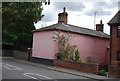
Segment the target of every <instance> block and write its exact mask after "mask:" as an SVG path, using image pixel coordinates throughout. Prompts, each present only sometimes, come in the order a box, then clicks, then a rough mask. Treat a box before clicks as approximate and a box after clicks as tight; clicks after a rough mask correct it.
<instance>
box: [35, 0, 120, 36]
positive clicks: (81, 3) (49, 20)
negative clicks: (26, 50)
mask: <svg viewBox="0 0 120 81" xmlns="http://www.w3.org/2000/svg"><path fill="white" fill-rule="evenodd" d="M118 2H119V0H114V1H113V0H100V1H99V0H98V1H96V0H76V1H75V0H51V3H50V5H44V4H43V12H42V13H43V14H44V15H45V16H44V17H43V19H42V20H41V21H39V22H38V23H36V24H35V27H36V28H37V29H38V28H41V27H45V26H49V25H52V24H55V23H57V22H58V13H61V12H63V7H66V12H67V13H68V24H72V25H76V26H80V27H85V28H89V29H95V24H99V23H100V20H102V21H103V24H104V32H105V33H107V34H109V31H110V27H109V26H108V25H107V23H108V22H109V21H110V20H111V18H112V17H113V16H114V15H115V14H116V13H117V11H118V9H119V7H118V6H119V5H118Z"/></svg>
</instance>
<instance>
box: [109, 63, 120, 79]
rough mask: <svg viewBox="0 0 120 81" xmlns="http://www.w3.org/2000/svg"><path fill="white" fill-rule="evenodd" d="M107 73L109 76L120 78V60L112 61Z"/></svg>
mask: <svg viewBox="0 0 120 81" xmlns="http://www.w3.org/2000/svg"><path fill="white" fill-rule="evenodd" d="M108 75H109V76H110V77H115V78H120V61H112V65H110V66H109V69H108Z"/></svg>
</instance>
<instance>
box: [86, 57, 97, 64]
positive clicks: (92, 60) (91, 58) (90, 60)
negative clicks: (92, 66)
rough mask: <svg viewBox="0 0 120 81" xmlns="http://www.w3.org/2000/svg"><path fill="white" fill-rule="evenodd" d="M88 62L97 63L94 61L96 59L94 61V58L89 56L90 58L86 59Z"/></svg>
mask: <svg viewBox="0 0 120 81" xmlns="http://www.w3.org/2000/svg"><path fill="white" fill-rule="evenodd" d="M86 62H87V63H95V61H94V59H93V57H92V56H88V57H87V58H86Z"/></svg>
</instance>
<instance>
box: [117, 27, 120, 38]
mask: <svg viewBox="0 0 120 81" xmlns="http://www.w3.org/2000/svg"><path fill="white" fill-rule="evenodd" d="M117 31H118V33H117V34H118V37H120V26H118V28H117Z"/></svg>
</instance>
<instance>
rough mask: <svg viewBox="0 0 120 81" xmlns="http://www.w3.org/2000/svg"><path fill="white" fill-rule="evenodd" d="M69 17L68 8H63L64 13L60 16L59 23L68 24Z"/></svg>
mask: <svg viewBox="0 0 120 81" xmlns="http://www.w3.org/2000/svg"><path fill="white" fill-rule="evenodd" d="M67 16H68V13H67V12H66V8H65V7H64V8H63V12H62V13H59V14H58V23H59V22H63V23H64V24H67Z"/></svg>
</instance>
